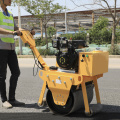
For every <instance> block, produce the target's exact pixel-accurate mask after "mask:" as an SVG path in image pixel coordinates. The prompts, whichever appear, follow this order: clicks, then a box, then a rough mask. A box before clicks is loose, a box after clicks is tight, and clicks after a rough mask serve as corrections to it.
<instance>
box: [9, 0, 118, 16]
mask: <svg viewBox="0 0 120 120" xmlns="http://www.w3.org/2000/svg"><path fill="white" fill-rule="evenodd" d="M65 1H66V7H67V8H68V9H69V10H68V11H67V12H69V11H84V10H93V9H98V8H100V7H99V6H97V5H94V6H87V8H85V7H77V6H76V5H75V4H74V3H73V2H72V1H71V0H54V3H59V4H60V5H62V6H65ZM73 1H74V2H75V3H76V4H77V5H78V6H80V5H84V4H90V3H92V2H93V1H94V0H73ZM108 1H109V4H110V6H112V5H114V0H108ZM118 1H119V0H117V6H118V7H120V2H118ZM7 8H8V10H10V11H11V12H12V13H13V16H18V7H17V6H16V7H13V6H8V7H7ZM88 8H89V9H88ZM25 15H30V13H28V12H27V11H25V10H24V8H23V7H21V16H25Z"/></svg>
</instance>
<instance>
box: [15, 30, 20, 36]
mask: <svg viewBox="0 0 120 120" xmlns="http://www.w3.org/2000/svg"><path fill="white" fill-rule="evenodd" d="M13 34H14V35H17V36H21V35H22V33H21V32H20V31H19V30H17V31H14V32H13Z"/></svg>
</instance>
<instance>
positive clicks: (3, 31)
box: [0, 27, 14, 35]
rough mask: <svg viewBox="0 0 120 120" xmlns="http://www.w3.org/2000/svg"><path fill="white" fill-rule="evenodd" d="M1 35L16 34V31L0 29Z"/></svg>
mask: <svg viewBox="0 0 120 120" xmlns="http://www.w3.org/2000/svg"><path fill="white" fill-rule="evenodd" d="M0 34H12V35H13V34H14V31H10V30H5V29H3V28H1V27H0Z"/></svg>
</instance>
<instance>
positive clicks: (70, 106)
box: [46, 83, 94, 115]
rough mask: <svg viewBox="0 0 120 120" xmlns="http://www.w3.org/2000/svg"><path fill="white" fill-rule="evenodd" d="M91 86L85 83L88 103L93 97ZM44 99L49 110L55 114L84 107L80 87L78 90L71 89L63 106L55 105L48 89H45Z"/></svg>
mask: <svg viewBox="0 0 120 120" xmlns="http://www.w3.org/2000/svg"><path fill="white" fill-rule="evenodd" d="M93 88H94V85H93V84H92V83H90V84H87V85H86V89H87V95H88V102H89V103H91V101H92V99H93ZM46 101H47V104H48V106H49V108H50V109H51V111H53V112H54V113H56V114H62V115H67V114H70V113H72V112H75V111H77V110H80V109H84V101H83V95H82V89H81V87H80V88H79V89H78V90H73V89H71V91H70V94H69V97H68V100H67V102H66V105H65V106H61V105H56V104H55V103H54V100H53V96H52V93H51V91H50V90H48V91H47V95H46Z"/></svg>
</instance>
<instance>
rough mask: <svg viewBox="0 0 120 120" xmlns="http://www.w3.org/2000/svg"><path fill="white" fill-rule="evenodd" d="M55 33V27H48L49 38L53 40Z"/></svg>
mask: <svg viewBox="0 0 120 120" xmlns="http://www.w3.org/2000/svg"><path fill="white" fill-rule="evenodd" d="M55 33H56V29H55V28H54V27H48V28H47V35H48V37H50V38H52V37H53V35H54V34H55Z"/></svg>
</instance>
